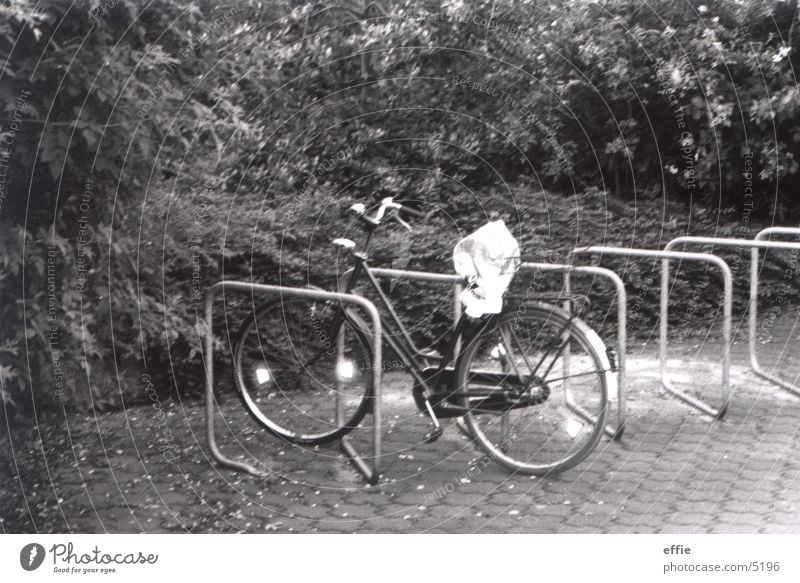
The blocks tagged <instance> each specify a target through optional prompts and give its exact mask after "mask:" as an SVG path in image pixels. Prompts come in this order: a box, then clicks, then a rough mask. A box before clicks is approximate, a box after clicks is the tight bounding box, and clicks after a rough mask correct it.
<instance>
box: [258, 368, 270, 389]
mask: <svg viewBox="0 0 800 583" xmlns="http://www.w3.org/2000/svg"><path fill="white" fill-rule="evenodd" d="M256 380H257V381H258V384H259V385H264V384H266V383H268V382H269V371H268V370H267V369H265V368H258V369H256Z"/></svg>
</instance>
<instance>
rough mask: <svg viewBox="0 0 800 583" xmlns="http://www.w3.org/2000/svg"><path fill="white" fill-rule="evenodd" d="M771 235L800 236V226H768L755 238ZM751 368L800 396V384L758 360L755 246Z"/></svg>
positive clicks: (754, 255) (755, 253)
mask: <svg viewBox="0 0 800 583" xmlns="http://www.w3.org/2000/svg"><path fill="white" fill-rule="evenodd" d="M771 235H789V236H795V237H800V228H798V227H767V228H766V229H763V230H761V231H759V232H758V233H757V234H756V236H755V238H754V240H756V241H762V240H764V238H766V237H769V236H771ZM770 242H772V241H770ZM750 254H751V256H750V342H749V347H748V348H749V350H750V368H752V369H753V372H754V373H756V374H757V375H758V376H760V377H761V378H763V379H766V380H768V381H769V382H771V383H773V384H776V385H778V386H779V387H781V388H783V389H785V390H787V391H789V392H790V393H792V394H793V395H797V396H800V386H797V385H795V384H793V383H790V382H789V381H785V380H783V379H782V378H780V377H778V376H777V375H774V374H772V373H768V372H767V371H766V370H764V369H763V367H762V366H761V363H760V362H759V361H758V354H757V351H756V348H757V347H756V329H757V328H758V284H759V278H758V261H759V248H758V247H753V249H752V250H751V251H750Z"/></svg>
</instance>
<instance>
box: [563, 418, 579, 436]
mask: <svg viewBox="0 0 800 583" xmlns="http://www.w3.org/2000/svg"><path fill="white" fill-rule="evenodd" d="M581 429H583V423H580V422H579V421H576V420H575V419H570V420H569V421H567V424H566V425H565V426H564V430H565V431H566V432H567V435H569V436H570V437H572V438H574V437H575V436H576V435H578V434H579V433H580V432H581Z"/></svg>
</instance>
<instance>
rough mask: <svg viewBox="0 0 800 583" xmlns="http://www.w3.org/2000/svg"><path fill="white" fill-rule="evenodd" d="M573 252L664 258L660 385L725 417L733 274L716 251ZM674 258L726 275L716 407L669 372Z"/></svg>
mask: <svg viewBox="0 0 800 583" xmlns="http://www.w3.org/2000/svg"><path fill="white" fill-rule="evenodd" d="M572 254H574V255H586V254H595V255H613V256H618V257H620V256H621V257H654V258H660V259H661V260H662V261H661V315H660V336H659V360H660V366H661V386H662V387H664V389H665V390H666V391H667V392H669V393H672V394H673V395H675V396H676V397H678V398H679V399H681V400H682V401H684V402H685V403H688V404H689V405H691V406H692V407H694V408H695V409H698V410H699V411H701V412H703V413H705V414H706V415H709V416H710V417H712V418H714V419H722V418H723V417H724V416H725V413H726V412H727V410H728V403H729V402H730V399H731V394H730V361H731V307H732V304H733V277H732V275H731V269H730V267H729V266H728V264H727V263H726V262H725V261H724V260H723V259H721V258H719V257H717V256H716V255H711V254H709V253H687V252H682V251H661V250H658V249H632V248H621V247H599V246H593V247H578V248H576V249H573V250H572ZM674 259H680V260H686V261H700V262H706V263H713V264H714V265H716V266H717V267H719V269H720V271H721V272H722V279H723V289H724V292H723V294H724V296H723V320H722V338H723V353H722V386H721V400H720V405H719V406H718V407H713V406H712V405H709V404H708V403H706V402H705V401H703V400H701V399H698V398H696V397H693V396H692V395H690V394H688V393H686V392H685V391H683V390H681V389H678V388H677V387H675V386H673V385H672V383H670V381H669V379H668V378H667V374H666V364H667V333H668V327H669V321H668V304H669V262H670V261H671V260H674Z"/></svg>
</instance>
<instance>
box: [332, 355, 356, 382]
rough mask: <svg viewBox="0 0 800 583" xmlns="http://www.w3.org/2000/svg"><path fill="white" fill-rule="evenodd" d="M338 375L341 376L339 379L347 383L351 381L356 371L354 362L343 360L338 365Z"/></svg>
mask: <svg viewBox="0 0 800 583" xmlns="http://www.w3.org/2000/svg"><path fill="white" fill-rule="evenodd" d="M336 374H337V375H339V378H340V379H342V380H345V381H349V380H350V379H352V378H353V377H354V376H355V374H356V370H355V367H354V366H353V361H351V360H343V361H342V362H340V363H339V364H338V365H336Z"/></svg>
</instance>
